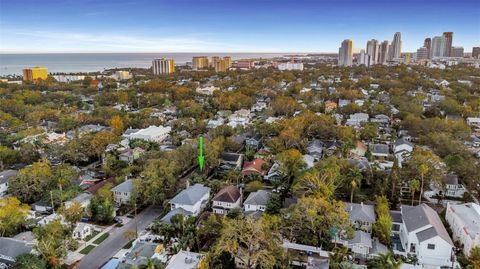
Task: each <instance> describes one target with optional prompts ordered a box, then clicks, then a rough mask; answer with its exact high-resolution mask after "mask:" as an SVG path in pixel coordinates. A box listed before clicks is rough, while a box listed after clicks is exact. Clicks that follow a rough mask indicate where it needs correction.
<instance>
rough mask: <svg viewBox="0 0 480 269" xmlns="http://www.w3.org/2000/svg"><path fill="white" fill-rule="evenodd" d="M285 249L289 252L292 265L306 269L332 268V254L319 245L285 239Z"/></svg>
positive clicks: (283, 245)
mask: <svg viewBox="0 0 480 269" xmlns="http://www.w3.org/2000/svg"><path fill="white" fill-rule="evenodd" d="M282 247H283V249H285V251H286V252H287V253H288V256H289V257H292V258H291V260H290V265H292V266H295V268H296V267H298V268H306V269H328V268H330V254H329V253H328V252H327V251H324V250H322V249H321V248H319V247H314V246H309V245H303V244H297V243H292V242H289V241H287V240H284V241H283V244H282Z"/></svg>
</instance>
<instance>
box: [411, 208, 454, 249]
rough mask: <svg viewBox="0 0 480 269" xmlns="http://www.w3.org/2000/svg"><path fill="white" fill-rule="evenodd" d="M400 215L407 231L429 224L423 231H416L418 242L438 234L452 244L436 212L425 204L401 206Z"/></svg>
mask: <svg viewBox="0 0 480 269" xmlns="http://www.w3.org/2000/svg"><path fill="white" fill-rule="evenodd" d="M402 216H403V222H404V223H405V227H406V228H407V232H413V231H415V230H418V229H420V228H422V227H425V226H430V225H431V227H430V228H427V229H425V230H423V231H420V232H418V233H417V237H418V240H419V241H420V242H422V241H424V240H427V239H430V238H432V237H435V236H437V235H438V236H440V237H441V238H443V239H444V240H445V241H447V242H448V243H450V244H451V245H453V242H452V239H450V236H449V235H448V232H447V230H446V229H445V227H444V226H443V223H442V221H441V220H440V217H439V216H438V214H437V212H435V210H433V209H432V208H431V207H429V206H428V205H426V204H421V205H418V206H405V205H403V206H402Z"/></svg>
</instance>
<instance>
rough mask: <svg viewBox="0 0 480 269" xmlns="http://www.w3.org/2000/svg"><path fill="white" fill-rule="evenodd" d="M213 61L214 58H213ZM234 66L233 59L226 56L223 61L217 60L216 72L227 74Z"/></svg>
mask: <svg viewBox="0 0 480 269" xmlns="http://www.w3.org/2000/svg"><path fill="white" fill-rule="evenodd" d="M212 59H213V57H212ZM231 66H232V58H231V57H230V56H225V57H223V59H220V58H217V59H215V72H225V71H227V70H228V68H230V67H231Z"/></svg>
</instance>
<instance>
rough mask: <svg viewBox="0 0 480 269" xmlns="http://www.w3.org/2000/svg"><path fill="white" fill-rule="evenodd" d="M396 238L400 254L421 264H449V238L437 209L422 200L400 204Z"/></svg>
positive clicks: (433, 265)
mask: <svg viewBox="0 0 480 269" xmlns="http://www.w3.org/2000/svg"><path fill="white" fill-rule="evenodd" d="M401 214H402V225H400V233H399V234H400V241H401V243H402V247H403V248H404V250H405V253H404V254H411V255H415V256H416V257H417V259H418V262H419V263H420V264H421V265H424V266H425V267H440V266H451V264H452V261H451V254H452V250H453V247H454V245H453V242H452V239H450V236H449V235H448V232H447V230H446V229H445V227H444V226H443V224H442V221H441V220H440V217H439V216H438V214H437V212H435V210H433V209H432V208H430V207H429V206H428V205H426V204H421V205H418V206H406V205H402V207H401Z"/></svg>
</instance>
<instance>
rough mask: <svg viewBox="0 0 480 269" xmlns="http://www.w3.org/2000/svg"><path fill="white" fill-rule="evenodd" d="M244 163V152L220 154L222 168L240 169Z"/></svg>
mask: <svg viewBox="0 0 480 269" xmlns="http://www.w3.org/2000/svg"><path fill="white" fill-rule="evenodd" d="M242 163H243V154H238V153H230V152H222V153H221V154H220V168H221V169H222V170H240V169H241V168H242Z"/></svg>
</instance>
